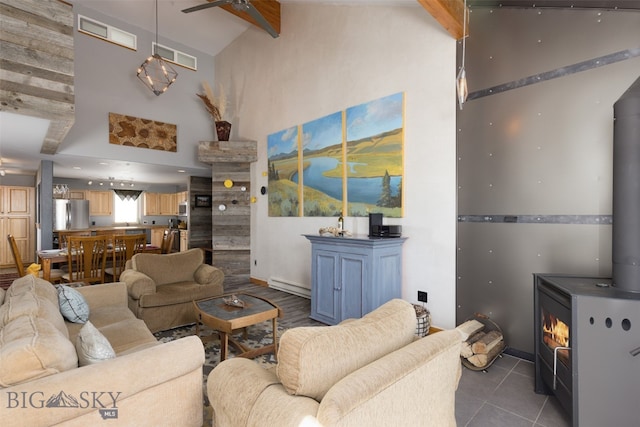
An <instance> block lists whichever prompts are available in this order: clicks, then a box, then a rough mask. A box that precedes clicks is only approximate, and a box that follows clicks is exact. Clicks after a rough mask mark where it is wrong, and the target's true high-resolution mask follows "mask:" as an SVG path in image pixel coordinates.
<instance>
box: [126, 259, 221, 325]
mask: <svg viewBox="0 0 640 427" xmlns="http://www.w3.org/2000/svg"><path fill="white" fill-rule="evenodd" d="M120 280H121V281H123V282H125V283H126V284H127V290H128V294H129V308H130V309H131V311H133V312H134V314H135V315H136V316H137V317H138V318H139V319H142V320H144V322H145V323H146V324H147V327H148V328H149V329H150V330H151V332H156V331H163V330H167V329H171V328H175V327H177V326H182V325H186V324H190V323H195V321H196V317H195V311H194V308H193V301H194V300H199V299H204V298H211V297H216V296H220V295H222V294H223V292H224V287H223V281H224V273H223V272H222V270H220V269H219V268H216V267H213V266H211V265H208V264H204V254H203V252H202V250H200V249H197V248H196V249H189V250H187V251H184V252H175V253H172V254H149V253H138V254H136V255H134V256H133V257H132V258H131V260H129V261H128V262H127V267H126V269H125V270H124V271H123V272H122V274H121V275H120Z"/></svg>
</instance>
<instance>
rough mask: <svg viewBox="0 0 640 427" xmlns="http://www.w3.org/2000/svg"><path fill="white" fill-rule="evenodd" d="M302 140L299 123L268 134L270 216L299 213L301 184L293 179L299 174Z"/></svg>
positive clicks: (297, 214)
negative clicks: (299, 154)
mask: <svg viewBox="0 0 640 427" xmlns="http://www.w3.org/2000/svg"><path fill="white" fill-rule="evenodd" d="M299 139H300V138H299V129H298V126H294V127H291V128H289V129H285V130H282V131H280V132H276V133H273V134H271V135H269V136H268V137H267V153H268V154H267V161H268V169H269V172H268V173H269V216H299V215H300V213H299V209H300V196H299V191H298V184H297V182H294V181H293V179H294V177H296V176H297V175H298V152H299V148H298V145H299ZM296 180H297V178H296Z"/></svg>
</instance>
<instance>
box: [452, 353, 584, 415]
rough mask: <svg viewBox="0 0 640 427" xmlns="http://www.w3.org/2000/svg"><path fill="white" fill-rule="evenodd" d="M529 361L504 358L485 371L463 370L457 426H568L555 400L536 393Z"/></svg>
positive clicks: (562, 411)
mask: <svg viewBox="0 0 640 427" xmlns="http://www.w3.org/2000/svg"><path fill="white" fill-rule="evenodd" d="M534 372H535V367H534V364H533V363H532V362H529V361H526V360H522V359H518V358H516V357H512V356H508V355H504V356H503V357H502V358H499V359H498V360H496V361H495V363H494V364H493V365H492V366H491V367H489V369H488V370H487V372H482V371H479V372H476V371H471V370H469V369H466V368H465V367H463V368H462V378H460V383H459V385H458V391H457V392H456V421H457V423H458V427H520V426H522V427H543V426H544V427H570V426H571V420H570V419H569V417H568V416H567V415H566V413H565V412H564V410H563V409H562V407H560V404H559V403H558V401H557V400H556V398H555V397H551V396H545V395H539V394H536V393H535V392H534V391H533V389H534V375H535V374H534Z"/></svg>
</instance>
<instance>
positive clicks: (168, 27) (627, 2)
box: [0, 0, 640, 177]
mask: <svg viewBox="0 0 640 427" xmlns="http://www.w3.org/2000/svg"><path fill="white" fill-rule="evenodd" d="M68 1H69V2H70V3H72V4H74V5H82V6H83V7H87V8H91V9H94V10H96V11H98V12H100V13H103V14H104V15H108V16H111V17H113V18H115V19H118V20H120V21H123V22H127V23H130V24H132V25H136V26H139V27H141V28H143V29H146V30H148V31H150V32H153V31H154V30H155V28H154V26H155V20H154V18H155V16H154V13H153V12H154V0H135V1H132V0H108V1H107V0H68ZM206 1H212V0H160V1H159V7H158V9H159V10H158V12H159V22H160V24H159V25H160V29H161V31H162V34H163V36H164V37H166V38H169V39H172V40H176V41H178V42H180V43H182V44H184V45H188V46H193V47H194V48H195V49H198V50H200V51H202V52H205V53H209V54H211V55H216V54H217V53H218V52H219V51H220V50H222V49H223V48H224V47H225V46H226V45H228V44H229V43H231V42H232V41H233V39H235V38H236V37H237V36H239V35H240V34H241V33H242V32H244V31H245V30H246V29H247V28H248V27H250V26H251V25H257V23H256V22H255V20H253V18H251V17H250V16H248V15H247V14H246V13H244V12H238V11H237V10H235V9H234V8H233V7H232V6H231V5H226V6H223V7H222V8H220V7H212V8H208V9H205V10H201V11H198V12H194V13H190V14H184V13H181V10H182V9H185V8H188V7H192V6H196V5H199V4H202V3H204V2H206ZM309 2H313V3H326V4H333V5H336V4H339V5H353V6H363V7H364V6H368V5H389V4H393V5H402V6H408V5H409V6H418V5H420V6H421V7H422V8H423V9H424V10H425V11H426V12H427V13H429V14H431V15H432V16H433V17H434V18H435V19H436V20H437V21H438V23H439V24H440V25H441V26H442V27H443V28H444V29H445V30H446V31H447V32H448V33H449V34H450V35H451V36H452V37H453V38H455V39H459V38H461V37H462V33H463V16H464V14H463V11H464V4H465V2H464V0H280V1H277V0H260V1H254V3H255V5H256V7H257V8H258V9H259V10H260V12H261V13H262V15H263V16H264V17H265V19H266V20H267V21H268V22H269V23H270V24H271V26H272V27H274V28H276V29H277V32H278V33H282V34H285V33H286V31H287V29H286V27H282V26H281V24H280V7H281V3H282V4H287V3H299V4H303V3H309ZM467 6H468V7H469V8H471V9H473V8H476V7H492V8H498V7H510V8H512V7H517V8H598V9H640V0H467ZM418 7H419V6H418ZM7 11H8V9H6V8H3V10H2V14H5V13H8V12H7ZM230 13H231V14H233V15H236V16H237V17H239V18H241V19H237V18H233V17H230V16H229V14H230ZM66 25H73V24H69V23H67V24H66ZM258 26H259V25H258ZM5 53H6V49H5ZM5 53H3V55H4V54H5ZM71 57H72V56H71ZM3 68H5V66H4V65H3ZM2 83H3V88H6V82H5V81H3V82H2ZM40 92H41V91H40ZM40 92H38V93H40ZM45 92H46V93H47V94H48V95H47V96H51V97H54V99H55V100H56V102H58V105H61V106H64V105H66V103H68V102H69V99H71V101H73V93H71V94H64V93H63V94H59V95H57V94H55V93H53V92H51V91H45ZM34 93H35V92H34ZM0 94H6V90H5V91H0ZM28 94H29V95H30V96H31V95H33V94H32V93H30V92H28ZM2 96H3V97H4V95H2ZM69 96H70V98H69ZM67 98H69V99H67ZM29 99H32V98H29ZM1 101H2V102H3V103H4V102H5V101H6V100H5V99H4V98H3V99H1ZM20 102H22V98H20ZM34 102H35V104H34V105H33V107H34V108H36V109H37V108H38V107H37V105H38V102H37V100H34ZM71 105H72V104H71ZM22 108H24V105H22ZM0 111H8V109H7V108H6V107H1V108H0ZM47 112H49V113H50V112H51V111H50V110H48V109H46V108H44V109H42V111H40V112H39V113H38V112H36V113H34V114H30V115H32V116H34V117H38V118H40V119H42V118H45V119H46V118H48V117H47V115H46V114H47ZM27 115H29V113H27ZM48 119H49V120H51V125H50V126H49V128H48V131H47V132H48V133H46V136H45V137H44V141H43V136H42V133H41V134H40V135H41V136H40V140H39V141H36V142H34V144H37V145H35V146H33V147H30V148H29V150H28V151H29V152H32V156H31V158H30V159H27V158H24V159H23V163H24V166H25V168H24V169H19V168H16V170H19V171H20V172H18V173H25V171H28V170H35V169H37V164H39V160H40V159H39V158H38V152H42V153H55V152H56V150H57V146H58V145H59V143H60V142H61V141H62V140H63V139H64V137H65V135H66V133H67V131H68V130H69V127H70V126H71V124H72V123H73V119H72V118H71V119H69V118H68V117H62V118H61V117H59V116H56V117H50V118H48ZM0 120H2V117H0ZM2 127H3V128H4V130H3V131H2V134H3V135H5V136H6V135H7V128H8V126H7V123H6V120H5V121H4V122H3V123H2ZM41 127H42V126H39V127H38V126H27V128H32V129H37V128H41ZM21 132H24V130H21ZM0 136H2V135H0ZM1 143H2V138H0V144H1ZM7 148H8V147H6V146H5V147H2V149H3V152H2V154H5V153H6V152H7V151H8V150H7ZM9 149H10V147H9ZM6 155H7V154H5V156H6ZM58 157H60V159H59V161H58V160H56V164H58V163H59V164H60V167H59V168H58V169H57V171H56V173H57V174H59V175H60V176H64V174H65V172H63V171H64V170H65V169H67V170H68V174H69V177H71V176H73V171H71V166H70V165H71V164H72V163H71V164H70V165H69V166H66V167H65V166H64V159H63V158H62V156H59V155H56V158H58ZM34 165H36V166H35V167H34Z"/></svg>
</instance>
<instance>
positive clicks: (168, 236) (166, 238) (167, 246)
mask: <svg viewBox="0 0 640 427" xmlns="http://www.w3.org/2000/svg"><path fill="white" fill-rule="evenodd" d="M177 232H178V230H172V229H171V228H167V229H166V230H164V234H163V236H162V246H161V248H160V253H163V254H170V253H171V250H172V249H173V240H174V239H175V235H176V233H177Z"/></svg>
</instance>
